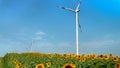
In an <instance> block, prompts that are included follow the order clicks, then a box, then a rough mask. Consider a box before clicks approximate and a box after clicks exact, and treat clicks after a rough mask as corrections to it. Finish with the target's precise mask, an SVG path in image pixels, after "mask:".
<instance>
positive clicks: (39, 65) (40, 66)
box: [35, 64, 45, 68]
mask: <svg viewBox="0 0 120 68" xmlns="http://www.w3.org/2000/svg"><path fill="white" fill-rule="evenodd" d="M35 68H45V67H44V65H43V64H38V65H36V67H35Z"/></svg>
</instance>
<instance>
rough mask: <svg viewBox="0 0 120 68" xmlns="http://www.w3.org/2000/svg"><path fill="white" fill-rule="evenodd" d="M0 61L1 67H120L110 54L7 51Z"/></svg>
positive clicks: (115, 57)
mask: <svg viewBox="0 0 120 68" xmlns="http://www.w3.org/2000/svg"><path fill="white" fill-rule="evenodd" d="M1 62H2V66H3V68H120V58H119V57H118V56H113V55H112V54H109V55H108V54H101V55H96V54H88V55H85V54H80V55H76V54H43V53H34V52H31V53H21V54H18V53H7V54H6V55H5V56H4V57H3V58H2V61H1ZM0 68H1V67H0Z"/></svg>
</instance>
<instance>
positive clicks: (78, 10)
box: [57, 0, 82, 55]
mask: <svg viewBox="0 0 120 68" xmlns="http://www.w3.org/2000/svg"><path fill="white" fill-rule="evenodd" d="M81 3H82V0H80V2H79V4H78V5H77V7H76V9H75V10H73V9H71V8H66V7H63V6H57V7H59V8H62V9H64V10H68V11H70V12H73V13H75V15H76V54H77V55H79V43H78V40H79V39H78V30H79V27H80V31H81V32H82V29H81V25H80V23H79V17H78V13H79V12H80V5H81Z"/></svg>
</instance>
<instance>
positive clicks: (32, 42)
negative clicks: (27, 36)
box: [30, 38, 34, 52]
mask: <svg viewBox="0 0 120 68" xmlns="http://www.w3.org/2000/svg"><path fill="white" fill-rule="evenodd" d="M33 45H34V39H33V38H32V41H31V47H30V48H31V49H30V51H31V52H32V50H33V49H32V47H33Z"/></svg>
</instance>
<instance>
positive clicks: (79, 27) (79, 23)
mask: <svg viewBox="0 0 120 68" xmlns="http://www.w3.org/2000/svg"><path fill="white" fill-rule="evenodd" d="M78 26H79V28H80V31H81V32H82V27H81V25H80V23H79V19H78Z"/></svg>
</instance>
